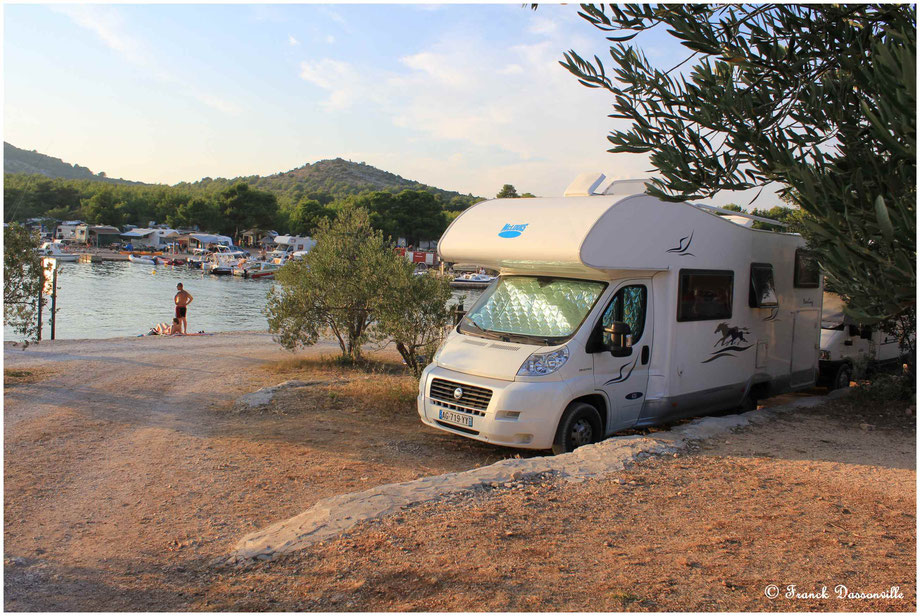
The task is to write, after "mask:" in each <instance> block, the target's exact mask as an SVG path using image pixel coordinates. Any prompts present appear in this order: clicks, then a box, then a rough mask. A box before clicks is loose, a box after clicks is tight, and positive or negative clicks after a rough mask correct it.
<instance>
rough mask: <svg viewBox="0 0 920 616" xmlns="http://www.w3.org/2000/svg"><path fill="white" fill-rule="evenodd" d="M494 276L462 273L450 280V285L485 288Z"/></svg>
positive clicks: (465, 287)
mask: <svg viewBox="0 0 920 616" xmlns="http://www.w3.org/2000/svg"><path fill="white" fill-rule="evenodd" d="M493 280H495V276H489V275H488V274H463V275H462V276H457V277H456V278H454V279H453V280H451V281H450V286H452V287H454V288H455V289H485V288H486V287H487V286H489V285H490V284H492V281H493Z"/></svg>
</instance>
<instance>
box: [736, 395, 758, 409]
mask: <svg viewBox="0 0 920 616" xmlns="http://www.w3.org/2000/svg"><path fill="white" fill-rule="evenodd" d="M756 410H757V396H755V395H754V393H753V392H748V394H747V395H746V396H744V398H742V399H741V404H739V405H738V412H739V413H747V412H750V411H756Z"/></svg>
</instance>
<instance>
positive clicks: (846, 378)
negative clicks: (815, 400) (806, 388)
mask: <svg viewBox="0 0 920 616" xmlns="http://www.w3.org/2000/svg"><path fill="white" fill-rule="evenodd" d="M852 376H853V370H852V369H851V368H850V366H849V365H848V364H841V365H840V367H839V368H837V374H835V375H834V380H833V381H831V386H830V388H831V389H832V390H833V389H847V388H848V387H849V386H850V378H851V377H852Z"/></svg>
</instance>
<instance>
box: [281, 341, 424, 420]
mask: <svg viewBox="0 0 920 616" xmlns="http://www.w3.org/2000/svg"><path fill="white" fill-rule="evenodd" d="M263 370H264V371H265V372H268V373H269V374H272V375H274V376H277V377H280V378H283V379H285V380H294V379H297V380H303V381H307V382H311V381H318V382H317V383H315V384H312V385H309V386H305V387H298V388H296V389H294V390H292V391H291V392H290V394H286V395H285V396H284V398H285V399H286V402H287V403H288V404H285V405H283V406H284V407H285V413H284V414H289V413H290V412H291V411H293V410H294V409H293V408H292V405H291V404H290V402H293V401H294V400H296V401H297V402H298V403H299V404H297V405H296V407H297V411H294V412H298V413H304V412H310V411H311V410H319V409H325V410H348V411H357V412H361V413H365V412H366V413H373V414H374V415H377V416H386V417H394V416H398V415H406V414H414V413H415V397H416V395H417V391H418V382H417V381H416V380H415V379H414V378H413V377H412V375H410V374H409V373H408V371H407V370H406V366H405V365H404V364H401V363H399V362H398V361H394V360H393V359H392V358H391V357H387V356H385V354H382V353H377V354H373V355H371V356H369V357H368V358H367V359H366V360H364V361H363V362H362V363H360V364H345V363H342V361H341V360H340V358H339V357H338V356H320V357H294V358H290V359H283V360H280V361H276V362H272V363H269V364H266V365H265V366H264V367H263ZM311 407H312V409H311Z"/></svg>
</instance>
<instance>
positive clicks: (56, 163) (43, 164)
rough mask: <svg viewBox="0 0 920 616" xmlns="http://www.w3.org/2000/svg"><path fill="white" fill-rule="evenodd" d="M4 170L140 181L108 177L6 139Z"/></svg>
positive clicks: (110, 180) (121, 181) (45, 174)
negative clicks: (24, 147)
mask: <svg viewBox="0 0 920 616" xmlns="http://www.w3.org/2000/svg"><path fill="white" fill-rule="evenodd" d="M3 172H4V173H27V174H32V175H34V174H39V175H44V176H45V177H49V178H64V179H67V180H99V181H104V182H113V183H118V184H139V183H140V182H130V181H128V180H121V179H116V178H110V177H106V175H105V173H104V172H100V173H98V174H96V173H93V172H92V171H91V170H90V169H88V168H87V167H81V166H80V165H71V164H70V163H65V162H64V161H63V160H61V159H60V158H54V157H53V156H48V155H47V154H42V153H40V152H36V151H35V150H32V151H29V150H23V149H21V148H17V147H16V146H14V145H12V144H10V143H7V142H6V141H4V142H3Z"/></svg>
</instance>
